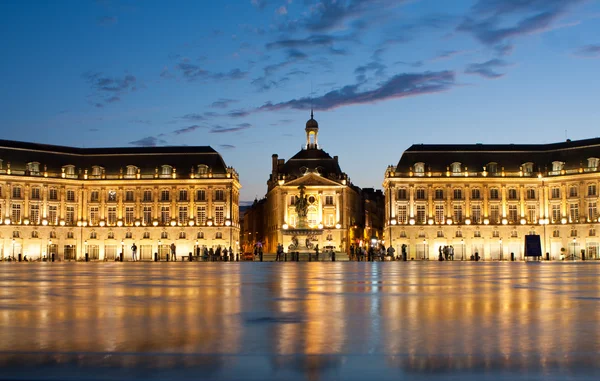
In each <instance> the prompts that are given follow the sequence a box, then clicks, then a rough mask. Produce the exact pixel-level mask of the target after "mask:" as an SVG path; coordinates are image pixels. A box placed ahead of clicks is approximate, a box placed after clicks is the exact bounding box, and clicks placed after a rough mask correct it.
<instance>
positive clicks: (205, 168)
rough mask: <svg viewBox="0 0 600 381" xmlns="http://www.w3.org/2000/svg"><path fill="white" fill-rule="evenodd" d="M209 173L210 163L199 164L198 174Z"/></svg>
mask: <svg viewBox="0 0 600 381" xmlns="http://www.w3.org/2000/svg"><path fill="white" fill-rule="evenodd" d="M207 173H208V165H204V164H200V165H199V166H198V174H199V175H206V174H207Z"/></svg>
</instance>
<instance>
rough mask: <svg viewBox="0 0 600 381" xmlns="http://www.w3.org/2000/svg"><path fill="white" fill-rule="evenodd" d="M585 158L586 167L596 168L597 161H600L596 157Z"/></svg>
mask: <svg viewBox="0 0 600 381" xmlns="http://www.w3.org/2000/svg"><path fill="white" fill-rule="evenodd" d="M587 160H588V168H594V169H595V168H598V163H599V162H600V159H598V158H597V157H590V158H588V159H587Z"/></svg>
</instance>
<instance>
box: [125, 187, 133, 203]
mask: <svg viewBox="0 0 600 381" xmlns="http://www.w3.org/2000/svg"><path fill="white" fill-rule="evenodd" d="M133 198H134V193H133V191H132V190H128V191H125V202H133Z"/></svg>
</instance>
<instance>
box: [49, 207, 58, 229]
mask: <svg viewBox="0 0 600 381" xmlns="http://www.w3.org/2000/svg"><path fill="white" fill-rule="evenodd" d="M48 223H49V224H51V225H56V224H57V223H58V206H56V205H50V206H48Z"/></svg>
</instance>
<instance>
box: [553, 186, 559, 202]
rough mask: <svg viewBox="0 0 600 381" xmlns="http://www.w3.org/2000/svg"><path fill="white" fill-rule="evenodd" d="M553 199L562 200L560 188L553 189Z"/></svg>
mask: <svg viewBox="0 0 600 381" xmlns="http://www.w3.org/2000/svg"><path fill="white" fill-rule="evenodd" d="M551 197H552V198H554V199H556V198H560V188H558V187H555V188H552V194H551Z"/></svg>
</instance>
